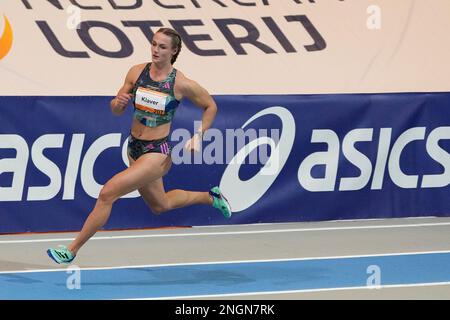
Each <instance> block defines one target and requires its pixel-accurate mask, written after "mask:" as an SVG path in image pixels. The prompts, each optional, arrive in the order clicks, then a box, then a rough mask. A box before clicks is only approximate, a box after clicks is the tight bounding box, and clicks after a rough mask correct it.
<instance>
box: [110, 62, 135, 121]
mask: <svg viewBox="0 0 450 320" xmlns="http://www.w3.org/2000/svg"><path fill="white" fill-rule="evenodd" d="M136 79H137V77H136V66H134V67H132V68H131V69H130V70H129V71H128V73H127V76H126V77H125V82H124V84H123V86H122V87H121V88H120V89H119V92H118V93H117V96H116V97H115V98H114V99H112V100H111V103H110V105H111V111H112V113H113V114H114V115H117V116H120V115H121V114H122V113H123V112H124V111H125V109H126V107H127V106H128V103H129V102H130V100H131V98H132V97H133V95H132V94H131V92H132V90H133V86H134V83H135V81H136Z"/></svg>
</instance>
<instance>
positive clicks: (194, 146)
mask: <svg viewBox="0 0 450 320" xmlns="http://www.w3.org/2000/svg"><path fill="white" fill-rule="evenodd" d="M200 143H201V140H200V136H199V135H198V134H194V136H193V137H192V138H191V139H189V140H188V141H187V142H186V145H185V146H184V149H185V150H186V151H189V152H200Z"/></svg>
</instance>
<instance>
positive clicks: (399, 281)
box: [0, 252, 450, 300]
mask: <svg viewBox="0 0 450 320" xmlns="http://www.w3.org/2000/svg"><path fill="white" fill-rule="evenodd" d="M370 266H376V267H375V268H373V267H372V268H370ZM378 268H379V269H378ZM373 270H379V271H380V273H379V276H380V278H379V279H380V280H381V285H382V286H389V285H408V284H421V283H446V282H449V284H450V271H449V270H450V252H444V253H420V254H398V255H388V256H370V257H351V258H345V257H343V258H324V259H310V260H308V259H306V260H304V259H298V260H289V261H268V262H244V263H239V262H236V263H234V262H233V263H212V264H189V265H174V266H150V267H133V268H117V269H102V270H82V271H81V272H80V274H79V275H80V285H81V288H80V289H72V290H69V289H68V288H67V285H66V283H67V281H68V279H69V280H70V279H73V276H74V274H73V273H67V272H66V271H61V270H59V271H43V272H19V273H0V299H45V300H46V299H133V298H168V299H170V298H174V297H188V296H208V295H225V294H242V293H265V292H283V291H302V290H315V289H333V288H352V287H364V286H366V285H367V283H368V279H369V278H370V277H371V276H372V275H373V274H372V272H373ZM71 276H72V278H70V277H71ZM69 282H70V281H69Z"/></svg>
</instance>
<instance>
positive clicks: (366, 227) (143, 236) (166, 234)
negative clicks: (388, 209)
mask: <svg viewBox="0 0 450 320" xmlns="http://www.w3.org/2000/svg"><path fill="white" fill-rule="evenodd" d="M448 225H450V222H441V223H418V224H396V225H384V226H383V225H378V226H354V227H324V228H320V227H319V228H295V229H269V230H247V231H226V232H197V233H194V232H191V233H165V234H141V235H127V236H97V237H93V238H91V239H90V240H89V241H92V240H118V239H142V238H165V237H201V236H227V235H238V234H262V233H283V232H314V231H342V230H367V229H392V228H420V227H437V226H438V227H439V226H448ZM192 229H195V227H194V228H192ZM74 239H75V238H53V239H33V240H0V244H13V243H38V242H61V241H72V240H74Z"/></svg>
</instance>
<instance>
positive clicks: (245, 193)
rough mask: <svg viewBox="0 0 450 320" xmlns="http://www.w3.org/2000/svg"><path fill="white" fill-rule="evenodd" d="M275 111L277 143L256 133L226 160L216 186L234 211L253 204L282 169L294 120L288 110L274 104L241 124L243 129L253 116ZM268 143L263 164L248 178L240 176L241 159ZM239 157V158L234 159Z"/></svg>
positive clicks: (293, 128)
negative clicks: (278, 129) (269, 151)
mask: <svg viewBox="0 0 450 320" xmlns="http://www.w3.org/2000/svg"><path fill="white" fill-rule="evenodd" d="M265 115H276V116H278V118H280V119H281V121H282V125H283V127H282V134H281V136H280V140H279V142H278V144H276V143H275V141H274V140H273V139H272V138H269V137H260V138H257V139H254V140H252V141H251V142H250V143H249V144H248V145H246V146H244V147H243V148H241V150H239V151H238V152H237V154H236V155H235V156H234V158H233V159H232V160H231V161H230V164H228V166H227V168H226V169H225V172H224V173H223V175H222V179H221V181H220V190H222V192H223V193H224V194H226V195H227V199H228V203H229V204H230V206H231V207H232V208H233V211H234V212H239V211H243V210H245V209H247V208H249V207H251V206H252V205H253V204H255V203H256V202H257V201H258V200H259V199H260V198H261V197H262V196H263V195H264V194H265V193H266V192H267V190H269V188H270V186H271V185H272V184H273V183H274V182H275V180H276V178H277V177H278V175H279V174H280V172H281V170H282V169H283V167H284V165H285V163H286V161H287V158H288V157H289V154H290V152H291V149H292V146H293V144H294V138H295V120H294V117H293V116H292V114H291V112H290V111H289V110H288V109H286V108H283V107H280V106H274V107H270V108H267V109H264V110H262V111H260V112H258V113H257V114H255V115H254V116H253V117H251V118H250V119H249V120H248V121H247V122H246V123H245V124H244V125H243V126H242V128H243V129H244V128H245V127H247V126H248V125H249V124H250V123H251V122H253V121H254V120H256V119H258V118H260V117H262V116H265ZM264 144H268V145H270V147H271V149H272V154H271V156H270V158H269V160H268V161H267V162H266V164H265V166H264V167H263V168H262V169H261V170H260V172H259V173H257V174H256V175H255V176H253V177H252V178H251V179H249V180H245V181H244V180H241V178H240V177H239V169H240V167H241V165H242V163H243V161H244V159H245V158H246V157H247V156H248V155H249V154H250V152H252V151H253V150H254V149H255V148H257V147H258V146H259V145H264ZM237 159H241V160H237Z"/></svg>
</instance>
